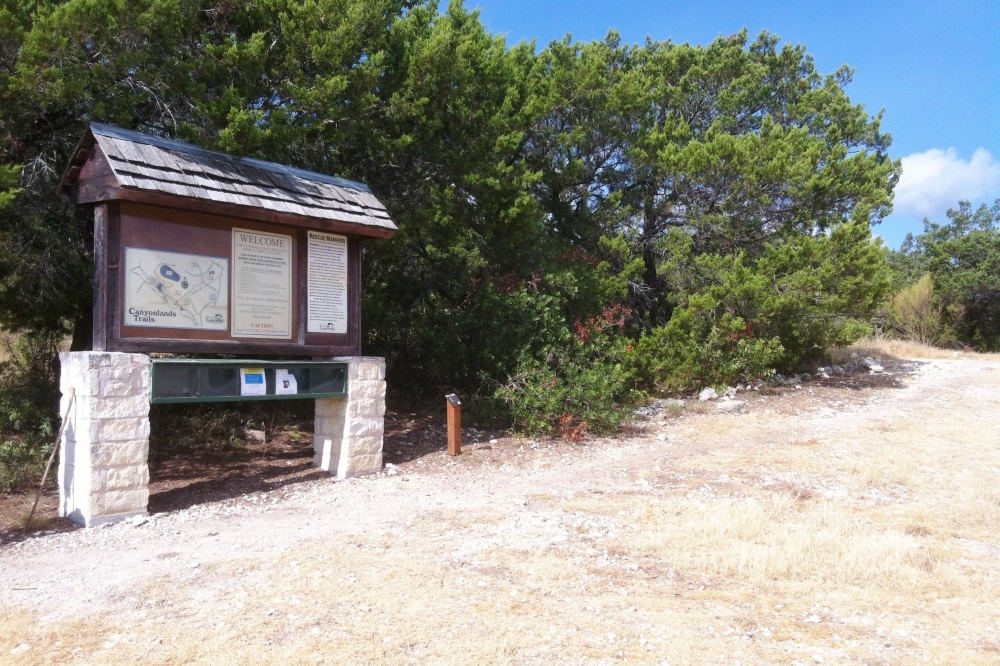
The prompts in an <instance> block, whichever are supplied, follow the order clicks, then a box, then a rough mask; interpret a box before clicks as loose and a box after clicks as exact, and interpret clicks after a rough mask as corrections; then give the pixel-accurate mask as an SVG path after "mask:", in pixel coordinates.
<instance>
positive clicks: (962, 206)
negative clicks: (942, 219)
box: [891, 199, 1000, 351]
mask: <svg viewBox="0 0 1000 666" xmlns="http://www.w3.org/2000/svg"><path fill="white" fill-rule="evenodd" d="M947 216H948V219H949V222H948V223H947V224H938V223H935V222H931V221H930V220H926V219H925V220H924V233H922V234H920V235H917V236H914V235H912V234H910V235H908V236H907V237H906V240H905V241H904V242H903V246H902V248H901V249H900V251H899V252H894V253H893V254H892V257H891V263H892V266H893V269H894V274H895V280H896V282H897V284H899V285H909V284H913V283H916V282H917V281H918V279H920V278H921V276H922V275H923V274H924V273H929V274H930V275H931V276H932V277H933V285H934V291H935V293H936V297H937V300H938V301H939V302H940V305H941V306H942V307H943V309H944V313H945V319H946V322H947V324H948V328H949V329H950V330H952V331H954V334H955V336H956V338H957V339H958V340H959V341H960V342H963V343H965V344H969V345H972V346H974V347H977V348H979V349H982V350H985V351H997V350H1000V199H998V200H997V201H996V202H994V204H993V206H992V207H990V206H987V205H986V204H982V205H981V206H979V208H976V209H973V208H972V205H971V204H970V203H969V202H967V201H961V202H959V205H958V208H956V209H952V210H949V211H948V212H947Z"/></svg>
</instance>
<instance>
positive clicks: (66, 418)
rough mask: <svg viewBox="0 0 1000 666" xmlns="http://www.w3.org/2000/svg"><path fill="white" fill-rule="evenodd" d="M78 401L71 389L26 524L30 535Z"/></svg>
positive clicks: (73, 390)
mask: <svg viewBox="0 0 1000 666" xmlns="http://www.w3.org/2000/svg"><path fill="white" fill-rule="evenodd" d="M75 399H76V389H75V388H70V390H69V402H67V403H66V413H65V414H63V419H62V423H61V424H60V425H59V436H58V437H56V445H55V447H54V448H53V449H52V454H51V455H49V461H48V462H47V463H45V471H44V472H42V482H41V483H40V484H38V492H36V493H35V503H34V504H32V505H31V513H29V514H28V520H27V521H25V523H24V533H25V534H27V533H28V528H29V527H31V519H32V518H34V517H35V509H37V508H38V500H39V499H41V497H42V489H43V488H44V487H45V479H47V478H48V476H49V469H50V468H51V467H52V461H53V460H55V458H56V451H58V450H59V444H60V443H62V438H63V433H64V432H66V422H67V421H69V409H70V407H72V406H73V400H75Z"/></svg>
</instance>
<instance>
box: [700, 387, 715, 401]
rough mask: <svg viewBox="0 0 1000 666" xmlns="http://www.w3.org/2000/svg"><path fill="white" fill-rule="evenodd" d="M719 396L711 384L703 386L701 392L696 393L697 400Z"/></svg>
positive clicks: (713, 398)
mask: <svg viewBox="0 0 1000 666" xmlns="http://www.w3.org/2000/svg"><path fill="white" fill-rule="evenodd" d="M718 397H719V394H718V393H716V392H715V389H714V388H712V387H711V386H709V387H707V388H703V389H702V390H701V393H699V394H698V400H700V401H702V402H706V401H708V400H715V399H716V398H718Z"/></svg>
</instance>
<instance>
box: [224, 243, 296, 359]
mask: <svg viewBox="0 0 1000 666" xmlns="http://www.w3.org/2000/svg"><path fill="white" fill-rule="evenodd" d="M232 336H233V337H241V338H284V339H288V338H291V337H292V237H291V236H283V235H281V234H269V233H264V232H260V231H250V230H248V229H233V328H232Z"/></svg>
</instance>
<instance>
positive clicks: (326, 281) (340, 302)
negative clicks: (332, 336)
mask: <svg viewBox="0 0 1000 666" xmlns="http://www.w3.org/2000/svg"><path fill="white" fill-rule="evenodd" d="M308 294H309V308H308V309H309V323H308V326H307V327H306V331H307V332H309V333H347V238H346V237H345V236H335V235H333V234H323V233H319V232H318V231H310V232H309V289H308Z"/></svg>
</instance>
